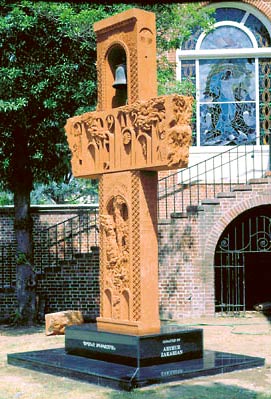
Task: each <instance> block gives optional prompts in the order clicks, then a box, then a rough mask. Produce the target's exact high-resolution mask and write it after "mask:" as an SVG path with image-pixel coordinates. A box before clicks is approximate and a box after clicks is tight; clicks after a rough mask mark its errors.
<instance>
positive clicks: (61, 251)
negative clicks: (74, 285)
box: [35, 206, 99, 273]
mask: <svg viewBox="0 0 271 399" xmlns="http://www.w3.org/2000/svg"><path fill="white" fill-rule="evenodd" d="M98 233H99V229H98V207H97V206H96V207H92V209H91V210H90V211H89V212H84V213H82V214H81V215H78V216H74V217H72V218H69V219H67V220H64V221H63V222H60V223H57V224H55V225H53V226H50V227H48V228H46V229H44V230H43V231H42V232H41V234H40V250H39V251H35V252H36V253H40V255H41V256H40V257H39V258H37V259H36V261H35V265H37V264H38V265H39V267H38V269H39V272H40V273H42V272H43V270H44V268H45V267H57V266H59V265H60V262H61V261H72V260H74V258H75V257H76V255H77V254H83V253H89V252H91V248H92V247H97V246H98V239H99V234H98Z"/></svg>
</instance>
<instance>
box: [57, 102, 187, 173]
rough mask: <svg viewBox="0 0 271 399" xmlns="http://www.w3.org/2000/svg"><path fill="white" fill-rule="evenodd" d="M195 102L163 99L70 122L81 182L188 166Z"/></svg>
mask: <svg viewBox="0 0 271 399" xmlns="http://www.w3.org/2000/svg"><path fill="white" fill-rule="evenodd" d="M191 104H192V98H190V97H184V96H180V95H172V96H161V97H157V98H152V99H150V100H147V101H139V100H138V101H137V102H136V103H135V104H133V105H126V106H122V107H119V108H116V109H112V110H110V111H95V112H89V113H85V114H83V115H80V116H76V117H73V118H70V119H69V120H68V122H67V125H66V127H65V128H66V132H67V137H68V142H69V146H70V149H71V151H72V161H71V162H72V168H73V173H74V175H75V176H77V177H90V176H97V175H101V174H103V173H110V172H117V171H123V170H134V169H137V170H138V169H140V170H144V169H146V170H166V169H172V168H180V167H185V166H186V165H187V162H188V151H189V146H190V143H191V134H192V132H191V127H190V125H189V121H190V118H191Z"/></svg>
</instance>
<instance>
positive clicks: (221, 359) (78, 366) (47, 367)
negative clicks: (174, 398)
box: [8, 349, 264, 390]
mask: <svg viewBox="0 0 271 399" xmlns="http://www.w3.org/2000/svg"><path fill="white" fill-rule="evenodd" d="M8 364H11V365H14V366H19V367H25V368H29V369H32V370H35V371H42V372H46V373H49V374H53V375H59V376H63V377H70V378H73V379H78V380H82V381H85V382H91V383H94V384H97V385H102V386H109V387H112V388H115V389H124V390H132V389H134V388H140V387H144V386H148V385H151V384H160V383H165V382H170V381H179V380H184V379H189V378H194V377H201V376H208V375H214V374H220V373H226V372H229V371H235V370H242V369H247V368H252V367H258V366H263V365H264V359H262V358H258V357H250V356H243V355H236V354H232V353H223V352H212V351H204V352H203V356H202V357H201V358H198V359H192V360H183V361H179V362H173V363H168V364H158V365H152V366H147V367H140V368H138V367H133V366H127V365H124V364H116V363H110V362H105V361H102V360H95V359H90V358H87V357H82V356H75V355H70V354H68V353H66V351H65V350H64V349H51V350H41V351H35V352H25V353H14V354H9V355H8Z"/></svg>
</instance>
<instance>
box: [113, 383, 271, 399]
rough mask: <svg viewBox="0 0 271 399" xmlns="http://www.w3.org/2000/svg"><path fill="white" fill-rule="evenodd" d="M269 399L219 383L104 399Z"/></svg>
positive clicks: (160, 389) (116, 394)
mask: <svg viewBox="0 0 271 399" xmlns="http://www.w3.org/2000/svg"><path fill="white" fill-rule="evenodd" d="M128 398H130V399H211V398H212V399H270V398H271V392H270V393H269V394H263V393H259V392H255V391H251V390H249V389H245V388H240V387H237V386H231V385H224V384H220V383H213V384H211V383H209V384H208V385H207V384H205V385H201V384H200V383H199V384H194V385H193V386H189V385H183V384H180V383H179V385H178V386H177V385H176V386H167V387H165V386H156V387H155V388H153V389H144V390H135V391H133V392H112V393H109V394H107V396H106V399H128Z"/></svg>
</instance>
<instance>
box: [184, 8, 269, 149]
mask: <svg viewBox="0 0 271 399" xmlns="http://www.w3.org/2000/svg"><path fill="white" fill-rule="evenodd" d="M244 7H245V6H243V8H244ZM215 18H216V20H217V25H215V28H214V30H213V31H211V32H210V33H209V34H207V35H204V34H203V33H200V32H197V33H195V34H194V35H193V36H192V37H191V38H190V40H189V41H187V42H186V43H184V44H183V47H182V50H184V51H185V50H190V51H193V52H194V53H195V58H194V59H193V58H192V57H191V56H190V55H189V56H187V59H185V57H183V58H182V56H181V53H180V60H181V61H180V64H181V70H180V71H181V74H180V75H181V79H190V80H191V81H192V82H193V83H194V84H195V86H196V92H197V106H196V109H195V113H194V116H193V134H194V136H193V145H201V146H217V145H235V144H245V143H246V144H256V143H257V144H265V143H267V142H268V139H267V137H268V134H269V131H270V128H271V98H270V95H271V94H270V87H271V83H270V77H271V58H266V57H265V58H263V57H262V56H261V55H260V54H259V52H257V49H260V48H267V47H270V46H271V40H270V34H269V31H270V30H271V29H269V30H268V29H267V27H266V26H265V25H264V23H263V22H262V21H261V20H260V19H259V18H258V17H256V16H255V15H253V14H252V13H250V12H249V11H247V10H246V9H239V8H234V7H221V8H217V9H216V12H215ZM197 43H198V45H197ZM197 49H198V50H199V51H198V50H197ZM220 49H221V52H219V50H220ZM224 50H225V57H223V51H224ZM231 50H232V51H231ZM270 50H271V49H270ZM200 51H204V55H201V53H200ZM208 51H210V54H208ZM226 51H230V56H229V55H228V54H229V53H228V54H227V53H226ZM238 51H239V53H238ZM212 52H216V53H215V54H218V56H217V57H215V56H212Z"/></svg>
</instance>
